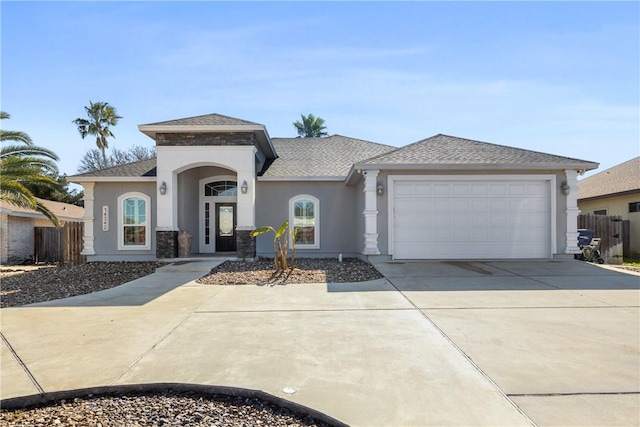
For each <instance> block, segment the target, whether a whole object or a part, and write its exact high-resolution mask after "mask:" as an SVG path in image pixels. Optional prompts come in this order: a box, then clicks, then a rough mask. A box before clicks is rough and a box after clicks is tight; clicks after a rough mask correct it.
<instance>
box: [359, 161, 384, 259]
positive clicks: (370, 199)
mask: <svg viewBox="0 0 640 427" xmlns="http://www.w3.org/2000/svg"><path fill="white" fill-rule="evenodd" d="M379 173H380V171H379V170H366V171H363V172H362V175H363V176H364V190H363V191H364V212H362V215H363V216H364V249H363V251H362V253H363V254H365V255H380V250H378V205H377V203H378V201H377V195H376V184H377V177H378V174H379Z"/></svg>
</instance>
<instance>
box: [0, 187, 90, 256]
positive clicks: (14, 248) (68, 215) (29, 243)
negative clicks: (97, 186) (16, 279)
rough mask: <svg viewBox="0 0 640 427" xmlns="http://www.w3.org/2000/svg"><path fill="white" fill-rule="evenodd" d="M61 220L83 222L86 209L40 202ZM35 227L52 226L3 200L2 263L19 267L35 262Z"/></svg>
mask: <svg viewBox="0 0 640 427" xmlns="http://www.w3.org/2000/svg"><path fill="white" fill-rule="evenodd" d="M37 200H38V201H39V202H40V203H42V204H43V205H44V206H45V207H47V209H49V210H50V211H51V212H53V214H54V215H55V216H57V217H58V219H59V220H60V225H64V224H65V223H66V222H73V221H83V219H84V216H85V215H84V209H83V208H81V207H79V206H75V205H70V204H67V203H61V202H54V201H51V200H44V199H37ZM34 227H53V224H52V223H51V221H49V219H47V218H46V217H45V216H44V215H43V214H41V213H40V212H37V211H35V210H31V209H27V208H21V207H18V206H15V205H12V204H10V203H7V202H5V201H0V242H1V246H0V263H1V264H20V263H23V262H25V261H29V260H32V259H33V255H34V246H33V244H34V231H33V229H34Z"/></svg>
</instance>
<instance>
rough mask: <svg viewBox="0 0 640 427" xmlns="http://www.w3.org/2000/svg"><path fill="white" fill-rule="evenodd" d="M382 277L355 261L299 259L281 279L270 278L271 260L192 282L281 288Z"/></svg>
mask: <svg viewBox="0 0 640 427" xmlns="http://www.w3.org/2000/svg"><path fill="white" fill-rule="evenodd" d="M381 277H383V276H382V275H381V274H380V273H379V272H378V270H376V269H375V268H374V267H373V266H372V265H371V264H369V263H366V262H364V261H361V260H359V259H357V258H345V259H344V260H343V261H342V262H338V260H337V259H335V258H299V259H296V260H295V268H294V269H293V271H291V272H290V273H288V274H286V275H283V276H282V277H276V276H274V266H273V260H272V259H266V258H262V259H259V260H257V261H255V262H238V261H226V262H224V263H222V264H220V265H219V266H218V267H216V268H214V269H213V270H211V273H209V274H208V275H206V276H204V277H201V278H200V279H198V280H196V282H198V283H203V284H206V285H258V286H264V285H284V284H294V283H345V282H365V281H367V280H375V279H380V278H381Z"/></svg>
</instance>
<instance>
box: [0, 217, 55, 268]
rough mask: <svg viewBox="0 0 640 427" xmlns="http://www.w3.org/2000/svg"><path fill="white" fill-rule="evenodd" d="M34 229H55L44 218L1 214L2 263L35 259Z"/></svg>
mask: <svg viewBox="0 0 640 427" xmlns="http://www.w3.org/2000/svg"><path fill="white" fill-rule="evenodd" d="M33 227H53V225H52V224H51V221H49V220H48V219H44V218H30V217H20V216H9V215H8V214H7V213H5V212H3V213H2V214H0V241H2V246H0V251H1V252H2V253H1V254H0V263H2V264H17V263H22V262H24V261H25V260H29V259H33V250H34V249H33V235H34V231H33Z"/></svg>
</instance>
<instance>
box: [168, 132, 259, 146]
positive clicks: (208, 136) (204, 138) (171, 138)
mask: <svg viewBox="0 0 640 427" xmlns="http://www.w3.org/2000/svg"><path fill="white" fill-rule="evenodd" d="M255 144H256V137H255V135H254V134H253V133H252V132H216V133H212V132H209V133H193V132H191V133H159V134H156V145H157V146H186V147H190V146H202V145H205V146H206V145H218V146H220V145H255Z"/></svg>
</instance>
